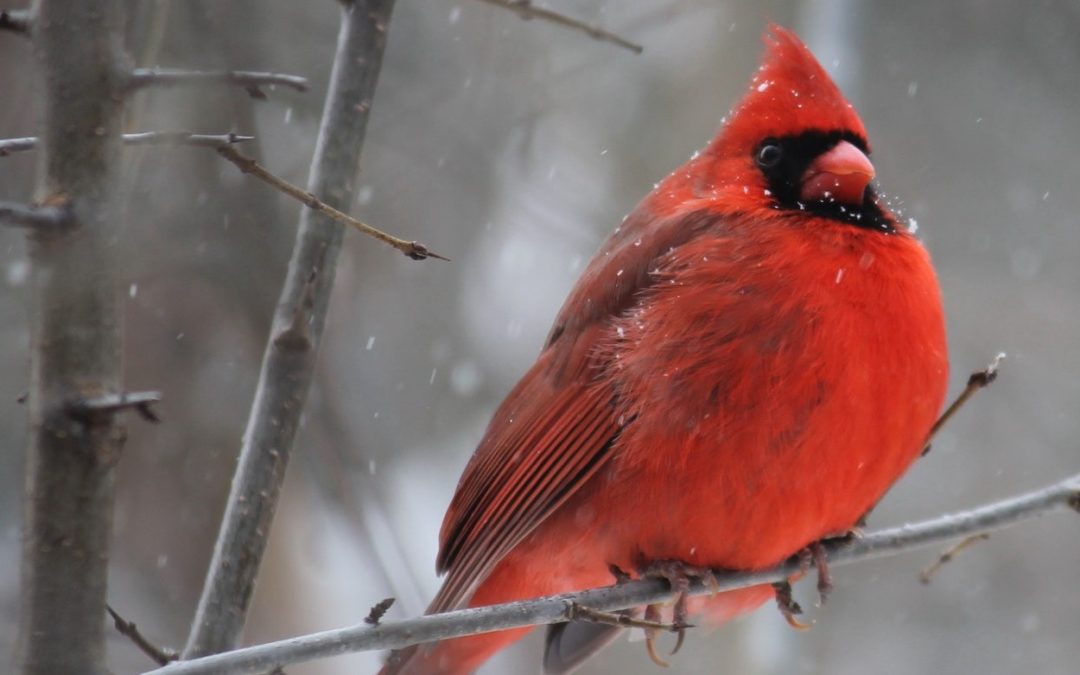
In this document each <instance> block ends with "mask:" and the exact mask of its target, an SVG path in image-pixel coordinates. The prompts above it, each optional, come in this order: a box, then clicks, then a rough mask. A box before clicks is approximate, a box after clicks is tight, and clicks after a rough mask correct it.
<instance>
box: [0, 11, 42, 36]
mask: <svg viewBox="0 0 1080 675" xmlns="http://www.w3.org/2000/svg"><path fill="white" fill-rule="evenodd" d="M33 25H34V22H33V15H32V14H31V13H30V10H28V9H5V10H0V30H6V31H10V32H12V33H18V34H20V35H29V34H30V29H31V27H33Z"/></svg>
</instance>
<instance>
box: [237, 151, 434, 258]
mask: <svg viewBox="0 0 1080 675" xmlns="http://www.w3.org/2000/svg"><path fill="white" fill-rule="evenodd" d="M218 154H219V155H221V156H222V157H224V158H225V159H227V160H229V161H230V162H232V163H233V164H235V165H236V167H237V168H238V169H240V170H241V171H243V172H244V173H246V174H250V175H252V176H255V177H256V178H258V179H259V180H261V181H263V182H264V183H266V184H267V185H270V186H271V187H273V188H274V189H275V190H278V191H279V192H283V193H285V194H287V195H289V196H290V197H292V198H293V199H295V200H296V201H298V202H300V203H301V204H303V205H304V206H306V207H308V208H309V209H311V210H313V211H318V212H319V213H322V214H324V215H326V216H328V217H329V218H330V219H331V220H335V221H337V222H339V223H341V224H342V225H348V226H350V227H353V228H356V229H357V230H359V231H360V232H363V233H364V234H366V235H368V236H371V237H374V238H376V239H378V240H379V241H381V242H383V243H385V244H389V245H390V246H393V247H394V248H396V249H397V250H399V251H401V252H402V253H404V254H405V255H406V256H408V257H410V258H412V259H413V260H426V259H427V258H438V259H439V260H449V258H446V257H444V256H442V255H440V254H438V253H436V252H434V251H432V250H431V249H429V248H428V247H427V246H424V245H423V244H421V243H420V242H417V241H408V240H405V239H399V238H398V237H395V236H393V235H391V234H387V233H386V232H383V231H382V230H379V229H377V228H374V227H372V226H371V225H368V224H367V223H365V222H363V221H361V220H357V219H356V218H353V217H352V216H350V215H349V214H347V213H344V212H342V211H339V210H337V209H335V208H334V207H333V206H330V205H329V204H327V203H326V202H324V201H322V200H321V199H319V198H318V197H316V196H315V195H314V194H313V193H311V192H307V191H305V190H301V189H300V188H298V187H296V186H295V185H293V184H292V183H289V182H288V181H286V180H284V179H282V178H279V177H278V176H276V175H274V174H272V173H270V172H269V171H267V170H266V169H264V168H263V167H262V166H260V165H259V163H258V162H256V161H255V160H254V159H252V158H250V157H248V156H246V155H244V154H242V153H241V152H239V151H238V150H236V148H233V147H231V146H227V145H223V146H220V147H218Z"/></svg>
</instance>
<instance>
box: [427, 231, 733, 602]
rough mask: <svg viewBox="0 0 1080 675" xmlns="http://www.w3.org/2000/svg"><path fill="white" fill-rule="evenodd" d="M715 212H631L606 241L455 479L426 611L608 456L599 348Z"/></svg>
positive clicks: (613, 423) (607, 389) (461, 594)
mask: <svg viewBox="0 0 1080 675" xmlns="http://www.w3.org/2000/svg"><path fill="white" fill-rule="evenodd" d="M715 220H716V218H715V216H712V215H710V214H708V213H704V212H692V213H685V214H682V215H679V216H676V217H673V218H669V219H666V220H661V221H657V220H656V219H655V218H652V217H649V216H647V214H641V213H635V214H634V215H632V216H631V217H630V218H629V219H628V220H627V222H626V223H624V225H623V227H622V228H620V230H619V231H617V232H616V234H614V235H612V237H611V238H609V239H608V241H607V243H606V244H605V246H604V248H602V249H601V253H600V254H599V255H597V256H596V258H594V260H593V262H592V263H591V264H590V265H589V268H588V269H587V270H586V271H585V273H584V274H583V276H582V278H581V280H580V281H579V282H578V285H577V286H576V287H575V288H574V290H573V291H572V292H571V295H570V297H569V298H568V300H567V302H566V304H565V305H564V307H563V309H562V311H561V312H560V313H559V317H558V319H557V320H556V322H555V327H554V328H553V329H552V332H551V335H550V336H549V338H548V343H547V346H546V347H545V349H544V351H543V353H542V354H541V355H540V358H539V359H538V360H537V362H536V363H535V364H534V365H533V367H532V368H531V369H530V370H529V372H528V373H526V374H525V376H524V377H523V378H522V379H521V381H520V382H519V383H518V384H517V386H516V387H515V388H514V390H513V391H512V392H511V393H510V395H508V396H507V397H506V400H505V401H503V404H502V405H501V406H500V407H499V409H498V410H497V411H496V413H495V415H494V417H493V418H492V421H491V423H490V424H489V426H488V429H487V432H486V434H485V436H484V438H483V440H482V441H481V442H480V445H479V447H478V448H477V450H476V452H475V454H474V455H473V458H472V460H470V462H469V465H468V466H467V467H466V469H465V472H464V474H463V475H462V477H461V480H460V482H459V483H458V488H457V492H456V493H455V494H454V498H453V500H452V501H451V504H450V507H449V509H448V510H447V513H446V518H445V519H444V521H443V526H442V530H441V532H440V535H439V541H440V550H439V557H438V559H437V562H436V567H437V569H438V570H439V571H440V572H443V571H445V572H448V575H447V578H446V581H445V582H444V584H443V587H442V589H441V590H440V591H439V594H438V595H437V596H436V598H435V600H434V601H433V602H432V604H431V607H430V608H429V611H431V612H439V611H446V610H450V609H455V608H458V607H460V606H461V605H462V604H463V603H464V601H466V600H467V599H468V597H469V596H470V595H471V593H472V592H473V590H474V589H475V587H476V585H477V584H478V583H479V582H480V581H482V580H483V579H484V578H485V577H486V576H487V575H488V573H490V571H491V569H492V568H493V567H494V566H495V564H496V563H497V562H498V561H499V560H500V559H502V557H503V556H505V555H506V554H507V552H509V551H510V550H511V549H512V548H513V547H514V546H515V545H517V544H518V543H519V542H520V541H521V540H522V539H524V538H525V537H526V536H527V535H528V534H529V533H530V532H532V530H533V529H534V528H535V527H536V526H537V525H538V524H539V523H541V522H543V521H544V519H546V518H547V517H548V516H549V515H550V514H551V513H552V512H553V511H554V510H555V509H557V508H558V507H559V506H560V505H561V504H563V503H564V502H565V501H566V500H567V499H569V498H570V496H571V495H573V494H574V493H575V492H576V491H577V490H578V488H580V487H581V485H582V484H583V483H584V482H585V481H586V480H587V479H588V478H589V477H590V476H592V475H593V474H594V473H595V472H596V471H597V470H598V469H599V468H600V467H601V466H602V465H603V464H604V462H605V461H606V460H607V459H608V457H609V454H610V449H611V446H612V443H613V441H614V440H615V438H616V437H617V436H618V433H619V430H620V428H621V426H620V424H622V423H626V422H627V420H620V419H619V417H620V403H619V401H618V397H617V393H616V392H615V390H614V389H613V388H612V386H611V383H610V380H609V379H607V378H605V377H604V376H603V372H604V368H603V363H602V362H601V358H602V357H600V356H598V354H597V346H598V345H599V344H601V342H602V340H603V339H604V336H605V334H606V333H607V332H608V331H609V330H610V328H609V323H610V322H609V319H611V318H613V317H616V316H619V315H620V314H622V313H623V312H624V311H626V310H627V309H628V308H629V307H631V306H632V305H633V304H634V302H635V301H636V297H637V295H638V293H639V292H640V291H641V290H643V289H644V288H646V287H647V286H648V285H650V284H651V283H652V279H653V275H652V274H651V272H652V271H653V270H654V269H655V267H656V264H657V258H658V257H660V256H663V255H666V254H667V253H668V252H669V251H670V250H671V249H672V248H674V247H676V246H678V245H680V244H682V243H684V242H685V241H687V240H689V239H690V238H692V237H694V236H695V235H697V234H699V233H700V232H701V231H702V230H703V229H704V228H706V227H708V225H709V224H710V223H712V222H715Z"/></svg>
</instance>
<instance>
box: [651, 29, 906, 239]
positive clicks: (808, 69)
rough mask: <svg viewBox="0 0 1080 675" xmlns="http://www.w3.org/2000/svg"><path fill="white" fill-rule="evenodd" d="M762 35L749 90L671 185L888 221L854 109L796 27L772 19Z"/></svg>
mask: <svg viewBox="0 0 1080 675" xmlns="http://www.w3.org/2000/svg"><path fill="white" fill-rule="evenodd" d="M765 44H766V52H765V56H764V59H763V61H762V65H761V67H760V68H759V69H758V71H757V73H755V75H754V77H753V79H752V80H751V82H750V87H749V91H747V93H746V94H745V95H744V96H743V98H742V100H741V101H739V103H738V104H737V105H736V106H735V108H734V109H733V111H732V113H731V115H729V117H728V119H727V120H726V123H725V124H724V127H723V128H722V129H721V130H720V133H719V134H718V135H717V136H716V138H714V139H713V140H712V142H711V143H709V145H708V146H707V147H706V148H705V149H704V150H703V151H702V153H701V154H700V155H699V156H698V158H696V159H695V160H694V161H692V162H691V163H690V164H688V165H687V166H686V167H684V168H683V169H682V170H679V171H676V172H675V173H674V174H672V177H671V179H672V187H673V188H674V187H676V186H677V187H678V188H682V189H689V190H691V191H692V192H693V193H694V197H696V198H713V199H716V200H717V201H718V202H722V203H724V204H726V205H727V206H728V207H729V208H732V209H734V210H739V211H748V210H756V209H763V208H768V209H775V210H781V211H787V210H792V211H807V212H810V213H812V214H815V215H819V216H824V217H828V218H831V219H835V220H841V221H844V222H847V223H850V224H853V225H858V226H863V227H869V228H874V229H880V230H884V231H892V229H893V226H894V225H895V219H894V218H893V217H892V215H891V214H889V213H888V212H887V211H886V210H884V209H882V207H881V206H880V205H879V203H878V199H877V196H876V194H875V192H874V189H873V186H872V185H871V181H872V180H873V178H874V165H873V164H872V163H871V161H870V146H869V143H868V142H867V140H866V129H865V127H864V126H863V123H862V120H860V119H859V115H858V113H856V112H855V109H854V108H853V107H852V106H851V104H850V103H848V101H847V99H846V98H844V95H843V94H842V93H840V89H839V88H838V87H837V86H836V84H835V83H834V82H833V81H832V78H830V77H829V75H828V73H826V72H825V69H824V68H822V67H821V64H819V63H818V62H817V59H815V58H814V55H813V54H811V53H810V50H809V49H807V47H806V45H804V44H803V43H802V41H800V40H799V38H798V37H797V36H796V35H795V34H794V33H793V32H791V31H789V30H786V29H784V28H781V27H780V26H776V25H772V26H770V27H769V30H768V32H766V35H765ZM680 174H681V175H680ZM680 191H682V190H680ZM685 196H688V195H685V194H684V197H685Z"/></svg>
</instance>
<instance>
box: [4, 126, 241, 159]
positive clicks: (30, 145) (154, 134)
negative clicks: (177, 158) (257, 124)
mask: <svg viewBox="0 0 1080 675" xmlns="http://www.w3.org/2000/svg"><path fill="white" fill-rule="evenodd" d="M254 139H255V137H254V136H241V135H239V134H234V133H232V132H230V133H227V134H196V133H192V132H190V131H143V132H140V133H137V134H124V137H123V141H124V145H131V146H136V145H194V146H197V147H205V148H218V147H221V146H223V145H232V144H233V143H243V142H244V141H250V140H254ZM37 145H38V139H37V138H36V137H34V136H27V137H26V138H3V139H0V157H6V156H7V155H10V154H11V153H13V152H26V151H27V150H33V149H34V148H36V147H37Z"/></svg>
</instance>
